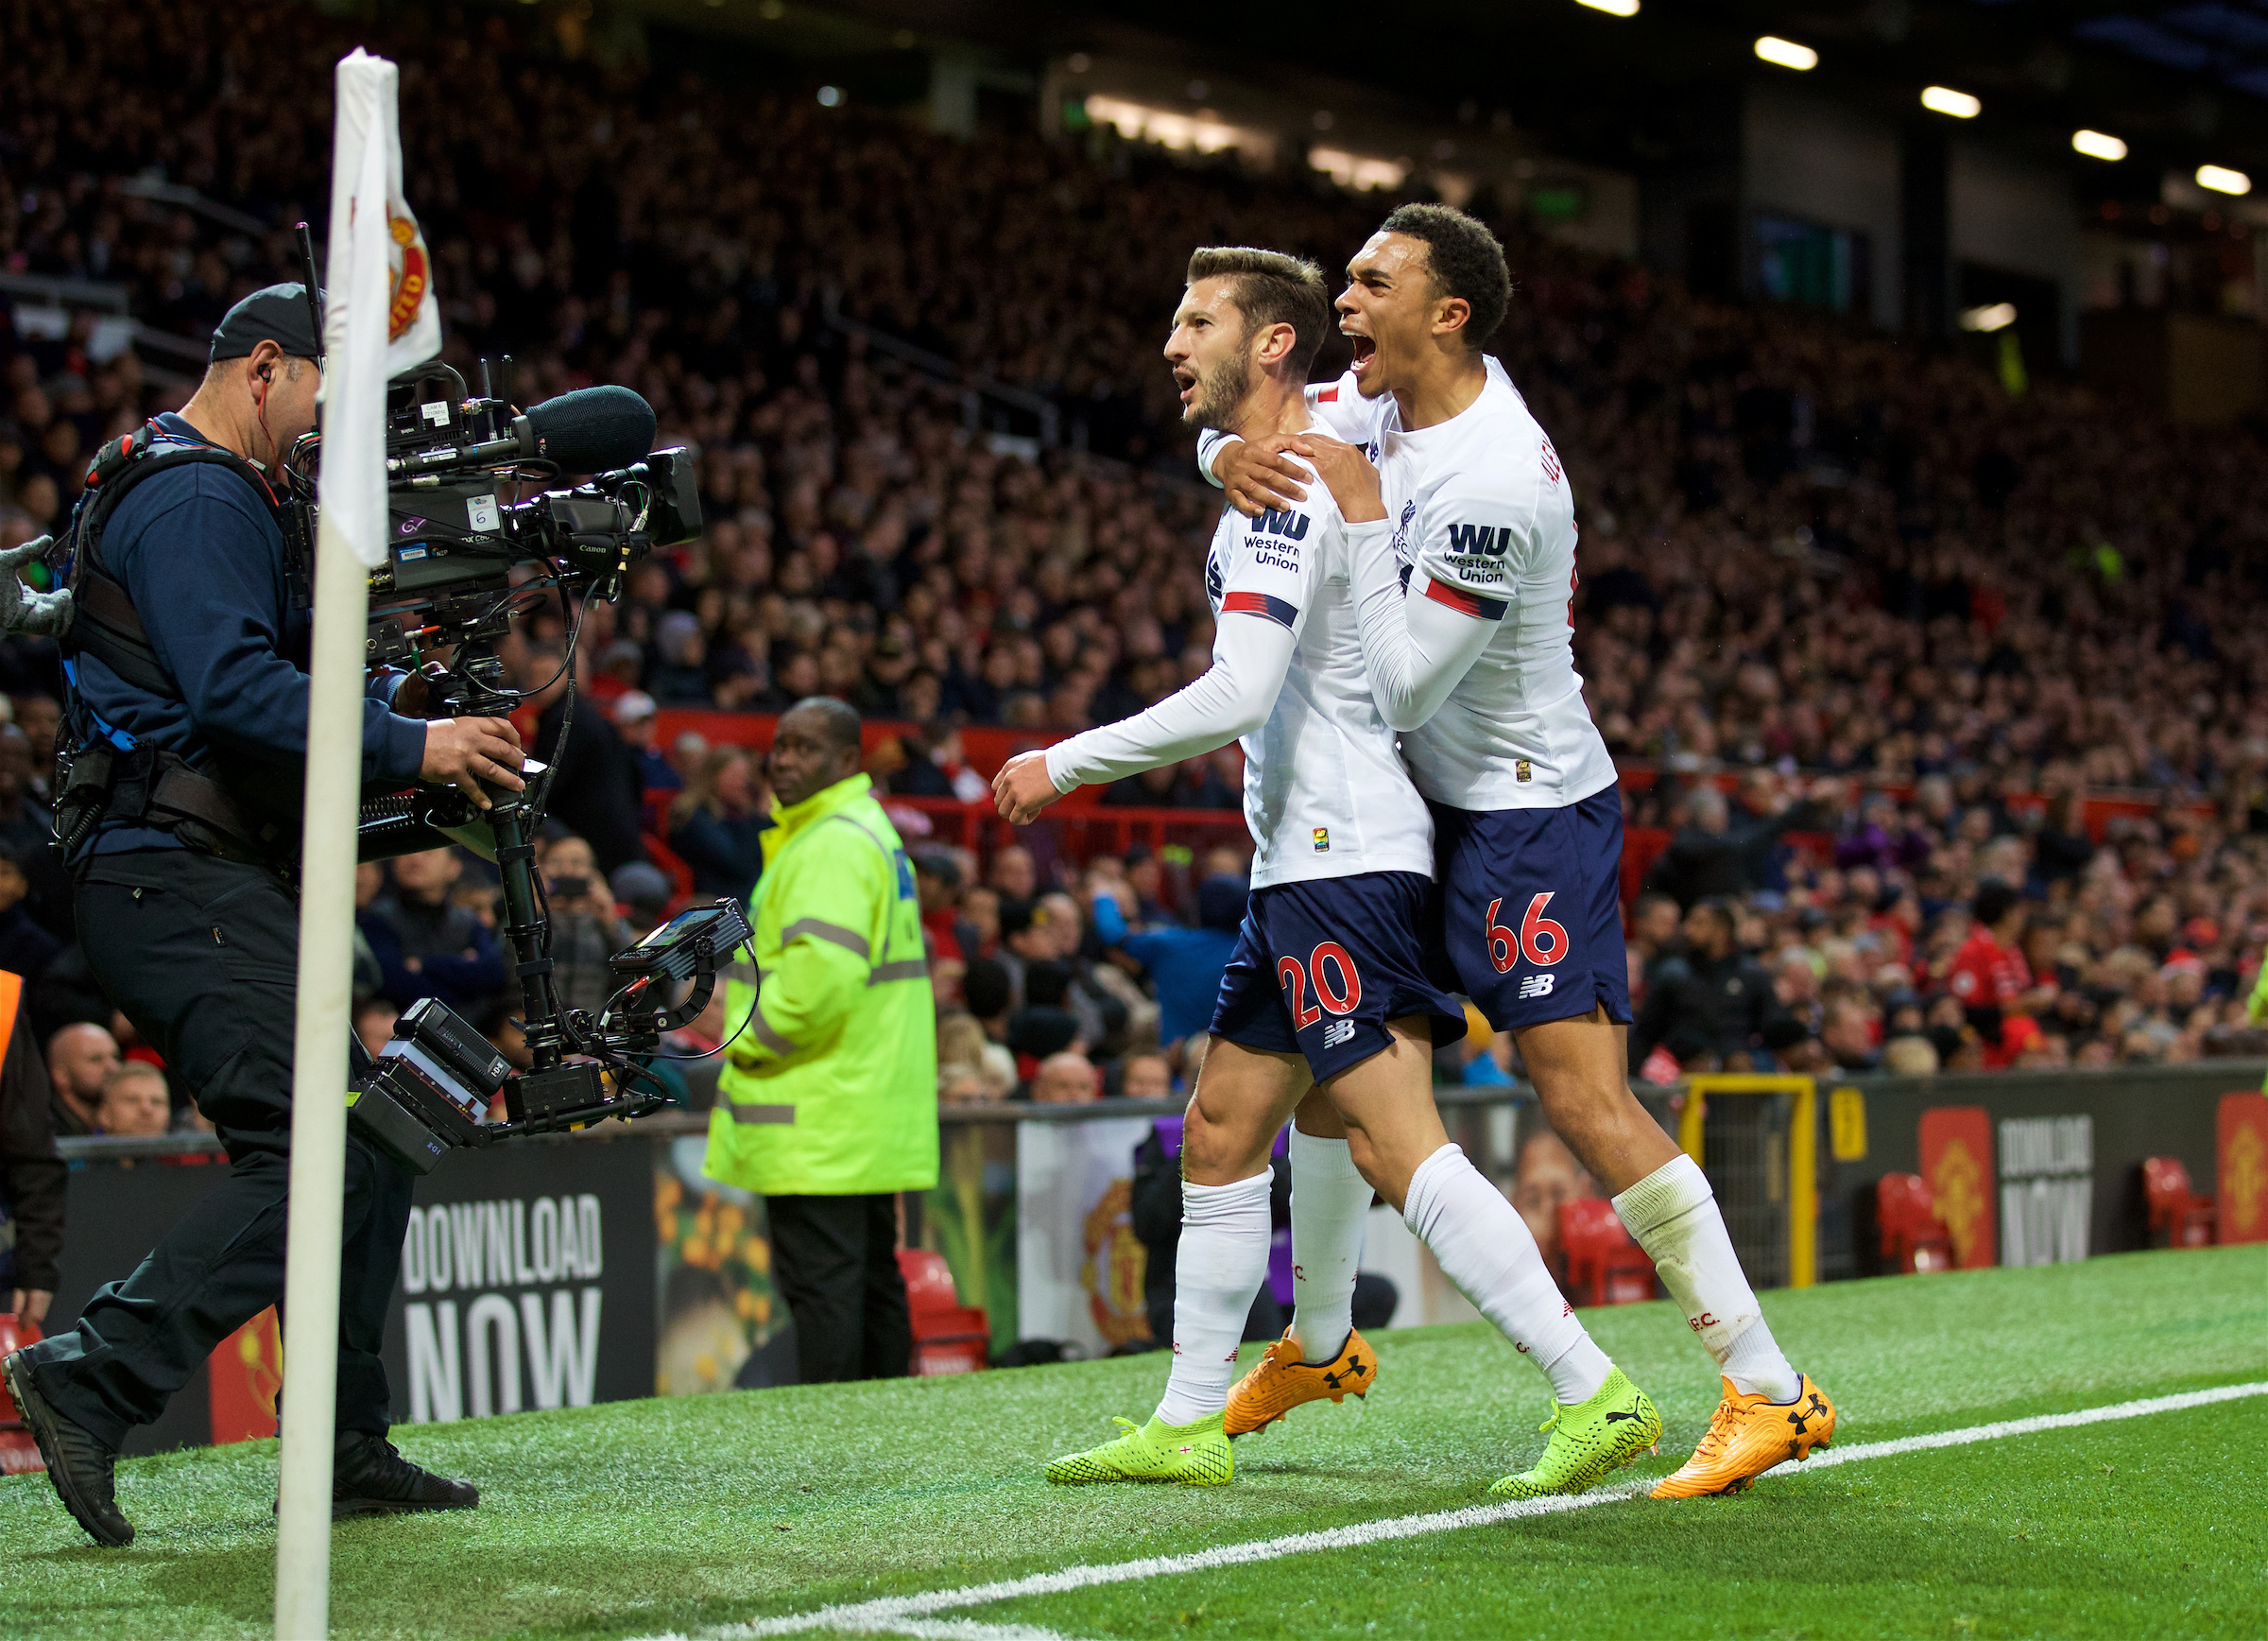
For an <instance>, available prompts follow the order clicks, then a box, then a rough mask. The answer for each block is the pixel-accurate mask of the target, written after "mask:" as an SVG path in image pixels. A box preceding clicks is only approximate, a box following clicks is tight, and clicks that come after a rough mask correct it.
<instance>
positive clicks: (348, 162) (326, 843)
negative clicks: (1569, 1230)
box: [276, 51, 396, 1641]
mask: <svg viewBox="0 0 2268 1641" xmlns="http://www.w3.org/2000/svg"><path fill="white" fill-rule="evenodd" d="M395 92H396V74H395V69H394V65H393V64H392V63H390V62H386V61H383V60H379V59H375V58H369V57H365V56H364V55H363V54H362V53H361V52H360V51H357V52H355V53H354V54H353V55H352V56H351V57H349V58H347V59H345V60H342V61H341V62H340V63H339V65H338V75H337V123H336V128H335V130H336V136H335V148H334V152H333V163H332V180H331V188H332V203H331V234H330V269H331V289H330V303H329V313H328V317H327V320H326V323H325V326H324V331H325V336H324V348H325V350H326V358H325V367H326V368H325V380H324V383H323V401H322V426H323V466H322V483H321V490H320V498H321V516H320V523H319V525H318V531H317V540H316V563H315V614H314V627H315V634H314V654H313V658H312V663H311V665H310V669H309V670H310V688H309V695H308V712H307V808H306V820H305V831H304V834H303V838H302V852H301V887H300V973H299V999H298V1007H299V1016H298V1027H297V1031H296V1034H295V1036H294V1040H293V1060H292V1064H293V1074H292V1113H291V1219H290V1229H289V1235H288V1244H287V1249H286V1262H285V1274H284V1305H283V1314H284V1336H283V1425H282V1433H283V1467H282V1468H283V1475H282V1481H281V1486H280V1488H279V1491H278V1494H277V1517H276V1635H277V1637H278V1641H316V1638H318V1637H321V1636H323V1635H325V1634H326V1633H327V1632H328V1628H329V1618H330V1583H331V1487H332V1450H333V1442H334V1439H335V1420H336V1408H335V1402H336V1397H337V1387H338V1287H339V1240H340V1234H339V1225H340V1208H341V1199H342V1197H343V1194H344V1188H345V1180H346V1128H347V1108H346V1081H347V1034H348V1031H349V1029H350V1012H351V1011H350V1005H351V1001H352V984H353V978H352V976H353V927H354V857H355V836H354V834H355V820H356V811H357V807H358V805H359V803H360V798H361V785H362V713H363V678H364V670H363V657H364V653H365V641H366V633H365V625H366V622H367V618H368V614H369V580H368V576H369V571H368V569H367V567H366V555H374V554H375V553H376V552H382V551H383V550H384V549H383V541H384V532H385V522H386V470H385V448H384V433H385V418H386V373H387V372H386V346H387V141H386V138H387V127H390V125H391V120H390V119H384V123H383V124H382V123H381V120H382V117H383V115H382V111H383V112H384V114H390V112H391V110H392V107H393V102H394V96H395Z"/></svg>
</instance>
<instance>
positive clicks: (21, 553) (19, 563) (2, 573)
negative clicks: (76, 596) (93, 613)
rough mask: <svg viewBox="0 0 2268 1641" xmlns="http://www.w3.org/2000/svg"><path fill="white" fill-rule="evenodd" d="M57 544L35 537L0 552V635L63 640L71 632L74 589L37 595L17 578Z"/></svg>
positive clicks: (66, 588) (60, 589) (50, 540)
mask: <svg viewBox="0 0 2268 1641" xmlns="http://www.w3.org/2000/svg"><path fill="white" fill-rule="evenodd" d="M54 544H55V538H54V537H52V536H34V537H32V539H31V540H30V541H28V542H26V543H25V544H23V545H22V546H20V547H10V548H9V549H8V550H7V551H6V552H0V632H28V633H31V634H33V635H34V636H35V637H40V638H60V637H61V636H62V635H63V634H64V633H66V632H68V631H70V630H71V616H72V613H73V612H72V608H71V589H70V588H68V587H63V588H59V589H58V590H57V591H55V592H53V593H35V592H33V591H32V590H31V589H30V588H29V587H26V585H25V584H24V583H23V581H22V579H19V577H18V576H17V572H18V571H19V570H21V569H23V567H24V566H25V565H26V564H28V563H31V562H33V561H35V560H37V559H38V558H39V557H40V556H41V555H42V554H43V553H45V552H46V551H47V549H48V548H49V547H51V546H53V545H54Z"/></svg>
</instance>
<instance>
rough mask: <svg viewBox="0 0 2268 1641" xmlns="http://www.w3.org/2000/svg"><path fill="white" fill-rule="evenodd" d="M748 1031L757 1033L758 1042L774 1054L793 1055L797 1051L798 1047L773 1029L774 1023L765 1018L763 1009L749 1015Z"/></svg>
mask: <svg viewBox="0 0 2268 1641" xmlns="http://www.w3.org/2000/svg"><path fill="white" fill-rule="evenodd" d="M748 1029H749V1030H751V1031H753V1032H755V1033H756V1041H757V1042H759V1043H761V1044H763V1045H765V1047H766V1048H768V1049H770V1050H771V1051H772V1052H773V1053H774V1054H793V1053H794V1052H795V1051H796V1045H794V1044H793V1043H790V1042H789V1041H788V1040H787V1039H786V1038H784V1037H782V1036H781V1035H780V1033H779V1032H777V1031H775V1030H773V1029H772V1023H771V1022H770V1021H769V1020H766V1019H765V1017H764V1011H763V1010H762V1009H757V1010H756V1011H753V1012H752V1013H750V1014H749V1015H748Z"/></svg>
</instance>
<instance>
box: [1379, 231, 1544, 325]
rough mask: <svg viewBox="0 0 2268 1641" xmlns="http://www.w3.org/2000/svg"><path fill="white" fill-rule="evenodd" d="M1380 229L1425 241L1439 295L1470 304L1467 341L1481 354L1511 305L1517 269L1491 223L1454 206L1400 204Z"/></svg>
mask: <svg viewBox="0 0 2268 1641" xmlns="http://www.w3.org/2000/svg"><path fill="white" fill-rule="evenodd" d="M1379 232H1380V233H1406V234H1408V235H1409V236H1410V237H1411V238H1412V239H1422V240H1424V241H1425V248H1426V262H1427V265H1428V268H1429V269H1430V271H1431V272H1432V274H1433V280H1434V294H1435V296H1436V297H1443V296H1453V297H1458V298H1461V299H1462V300H1463V301H1464V302H1465V303H1466V305H1467V306H1469V308H1471V310H1472V317H1471V318H1469V319H1468V320H1466V321H1465V345H1466V346H1467V347H1468V348H1470V349H1471V350H1472V351H1473V352H1474V353H1476V354H1477V353H1479V352H1480V351H1481V350H1482V349H1483V348H1484V347H1486V345H1487V343H1488V338H1489V337H1492V336H1494V335H1496V327H1497V326H1499V325H1501V324H1503V322H1504V310H1505V309H1506V308H1508V307H1510V306H1511V305H1512V272H1511V269H1509V268H1506V267H1505V266H1504V248H1503V245H1502V244H1500V243H1499V242H1498V240H1497V237H1496V235H1495V234H1493V233H1489V232H1488V228H1487V225H1486V223H1484V222H1482V221H1481V220H1480V218H1479V217H1477V216H1466V215H1465V213H1464V212H1462V211H1459V210H1457V209H1456V208H1455V207H1454V206H1450V205H1398V206H1396V207H1395V208H1394V210H1393V211H1392V212H1391V213H1389V214H1388V216H1387V217H1386V219H1385V220H1384V221H1383V222H1382V223H1380V224H1379Z"/></svg>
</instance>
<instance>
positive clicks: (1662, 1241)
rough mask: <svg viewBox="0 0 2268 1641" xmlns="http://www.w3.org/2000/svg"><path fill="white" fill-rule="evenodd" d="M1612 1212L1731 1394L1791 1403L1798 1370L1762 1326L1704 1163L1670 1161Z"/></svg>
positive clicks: (1619, 1201) (1619, 1200) (1759, 1307)
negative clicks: (1729, 1385) (1725, 1380)
mask: <svg viewBox="0 0 2268 1641" xmlns="http://www.w3.org/2000/svg"><path fill="white" fill-rule="evenodd" d="M1614 1211H1615V1212H1616V1213H1618V1214H1620V1215H1621V1216H1622V1217H1623V1223H1624V1225H1626V1226H1627V1227H1629V1231H1630V1235H1631V1237H1632V1238H1633V1239H1634V1240H1635V1241H1636V1242H1637V1243H1638V1245H1639V1246H1640V1247H1641V1248H1642V1249H1644V1250H1645V1251H1646V1255H1647V1257H1648V1258H1650V1259H1652V1260H1653V1261H1654V1269H1655V1270H1658V1271H1659V1272H1660V1273H1661V1285H1662V1286H1663V1287H1666V1288H1668V1289H1669V1290H1670V1297H1671V1298H1673V1299H1675V1301H1676V1302H1677V1303H1678V1304H1679V1305H1680V1306H1682V1307H1683V1309H1684V1311H1685V1320H1686V1321H1687V1322H1688V1323H1689V1324H1690V1325H1691V1326H1692V1330H1693V1332H1695V1333H1697V1334H1699V1335H1700V1336H1701V1342H1702V1343H1703V1344H1704V1345H1706V1346H1708V1347H1709V1354H1710V1356H1712V1357H1714V1358H1715V1360H1716V1364H1717V1367H1718V1368H1719V1370H1720V1371H1722V1372H1723V1373H1724V1374H1725V1376H1726V1377H1727V1378H1728V1379H1730V1380H1731V1381H1732V1386H1733V1389H1734V1390H1736V1391H1740V1392H1741V1393H1742V1394H1743V1395H1750V1396H1752V1395H1755V1394H1756V1393H1757V1392H1758V1391H1761V1392H1763V1394H1764V1395H1766V1396H1768V1397H1770V1398H1771V1399H1772V1400H1773V1401H1775V1402H1792V1401H1794V1400H1795V1394H1796V1391H1798V1390H1799V1389H1800V1388H1801V1387H1800V1385H1799V1384H1798V1383H1797V1380H1796V1376H1795V1369H1794V1368H1792V1367H1790V1366H1789V1365H1788V1358H1787V1357H1786V1356H1784V1355H1782V1354H1781V1352H1780V1348H1779V1346H1778V1344H1776V1343H1775V1342H1773V1339H1772V1330H1771V1329H1770V1328H1768V1327H1766V1326H1765V1325H1764V1311H1763V1306H1762V1305H1761V1304H1758V1303H1757V1299H1756V1289H1754V1288H1752V1287H1749V1286H1748V1278H1747V1277H1746V1276H1745V1275H1744V1274H1743V1273H1742V1271H1741V1261H1740V1256H1739V1255H1738V1254H1736V1253H1734V1252H1733V1251H1732V1238H1731V1236H1729V1235H1727V1233H1726V1230H1725V1216H1724V1215H1723V1214H1722V1213H1720V1212H1719V1211H1718V1209H1717V1199H1716V1194H1715V1193H1714V1192H1712V1191H1711V1190H1710V1188H1709V1178H1708V1176H1707V1175H1705V1174H1703V1173H1702V1172H1701V1165H1700V1164H1698V1163H1696V1162H1694V1161H1693V1159H1692V1158H1691V1157H1688V1156H1676V1157H1672V1158H1671V1159H1670V1160H1669V1161H1668V1162H1666V1163H1664V1164H1662V1165H1661V1166H1660V1167H1658V1168H1656V1169H1655V1170H1654V1171H1653V1172H1652V1173H1650V1174H1648V1175H1647V1176H1646V1177H1645V1178H1644V1179H1642V1180H1641V1181H1639V1183H1637V1184H1635V1185H1633V1186H1631V1187H1630V1188H1629V1189H1628V1190H1627V1191H1624V1193H1623V1194H1622V1195H1621V1196H1619V1197H1617V1198H1615V1200H1614Z"/></svg>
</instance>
